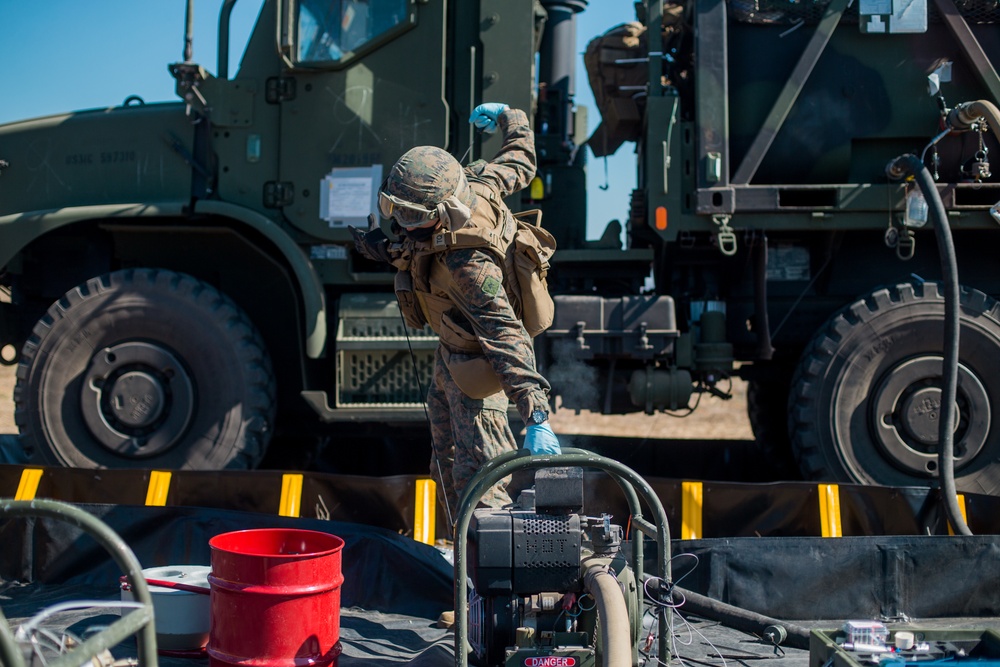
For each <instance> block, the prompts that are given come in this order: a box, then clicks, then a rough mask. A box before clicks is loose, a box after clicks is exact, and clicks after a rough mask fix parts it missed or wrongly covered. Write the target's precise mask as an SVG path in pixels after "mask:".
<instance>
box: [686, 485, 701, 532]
mask: <svg viewBox="0 0 1000 667" xmlns="http://www.w3.org/2000/svg"><path fill="white" fill-rule="evenodd" d="M702 492H703V489H702V484H701V482H683V483H682V484H681V539H682V540H698V539H701V536H702V532H701V513H702Z"/></svg>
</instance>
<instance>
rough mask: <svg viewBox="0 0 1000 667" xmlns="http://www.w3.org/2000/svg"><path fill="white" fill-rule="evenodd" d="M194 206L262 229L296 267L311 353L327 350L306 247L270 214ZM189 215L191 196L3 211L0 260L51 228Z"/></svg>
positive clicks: (319, 293)
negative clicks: (178, 199)
mask: <svg viewBox="0 0 1000 667" xmlns="http://www.w3.org/2000/svg"><path fill="white" fill-rule="evenodd" d="M195 211H196V212H198V213H203V214H210V215H219V216H226V217H228V218H231V219H234V220H238V221H240V222H242V223H244V224H246V225H248V226H250V227H252V228H254V229H255V230H256V231H258V232H260V233H261V234H263V235H264V236H265V237H266V238H268V239H269V240H270V241H271V242H272V243H274V246H275V247H276V248H277V249H278V251H279V252H280V253H281V254H282V255H283V256H284V257H285V259H286V260H288V264H289V265H290V266H291V267H292V271H293V272H294V274H295V279H296V281H297V283H298V286H299V290H300V291H301V293H302V303H303V308H304V310H305V313H304V317H305V323H304V324H305V331H306V339H305V348H306V355H307V356H308V357H309V358H310V359H317V358H319V357H320V356H321V355H322V354H323V349H324V346H325V345H326V300H325V298H324V295H323V286H322V283H320V280H319V276H317V275H316V271H315V270H314V269H313V266H312V263H311V262H310V261H309V258H308V257H307V256H306V254H305V252H303V250H302V249H301V248H300V247H299V246H298V245H296V244H295V242H294V241H293V240H292V239H291V238H289V236H288V235H287V234H285V232H284V231H282V230H281V228H279V227H278V225H276V224H275V223H274V221H272V220H270V219H269V218H267V217H265V216H263V215H261V214H260V213H257V212H255V211H251V210H249V209H246V208H243V207H241V206H236V205H233V204H227V203H225V202H220V201H198V202H197V203H196V204H195ZM186 215H187V203H186V202H156V203H148V204H135V203H133V204H102V205H99V206H74V207H69V208H61V209H50V210H43V211H30V212H25V213H15V214H12V215H4V216H0V239H2V241H3V242H2V243H0V266H6V265H7V264H8V263H9V262H10V261H11V259H13V258H14V257H15V256H17V254H18V253H19V252H21V250H23V249H24V247H25V246H27V245H28V244H29V243H30V242H31V241H33V240H34V239H36V238H38V237H39V236H43V235H45V234H47V233H48V232H51V231H54V230H56V229H59V228H60V227H65V226H66V225H71V224H73V223H77V222H83V221H85V220H94V219H97V218H104V219H108V220H114V219H126V218H160V217H178V218H183V217H186Z"/></svg>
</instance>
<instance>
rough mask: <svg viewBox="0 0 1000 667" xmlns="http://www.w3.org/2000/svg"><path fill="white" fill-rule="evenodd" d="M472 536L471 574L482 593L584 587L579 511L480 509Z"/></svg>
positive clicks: (502, 593)
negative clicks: (539, 511) (582, 581)
mask: <svg viewBox="0 0 1000 667" xmlns="http://www.w3.org/2000/svg"><path fill="white" fill-rule="evenodd" d="M470 534H471V536H472V539H471V540H470V543H469V562H470V564H471V572H470V574H471V577H472V582H473V585H474V586H475V588H476V590H477V591H479V593H480V595H508V594H511V593H513V594H514V595H521V596H524V595H532V594H535V593H542V592H545V591H562V592H571V591H579V590H580V586H581V583H580V561H581V558H582V555H581V554H582V552H581V546H582V543H583V526H582V525H581V521H580V516H579V515H576V514H569V515H549V514H535V513H534V512H526V511H524V510H520V509H516V508H515V509H504V510H495V509H479V510H476V511H475V513H474V514H473V517H472V530H471V533H470Z"/></svg>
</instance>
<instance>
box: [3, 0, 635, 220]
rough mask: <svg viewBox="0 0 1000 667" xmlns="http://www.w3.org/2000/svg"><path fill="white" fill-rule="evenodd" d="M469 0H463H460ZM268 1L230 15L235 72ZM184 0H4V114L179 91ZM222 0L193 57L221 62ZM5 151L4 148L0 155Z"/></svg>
mask: <svg viewBox="0 0 1000 667" xmlns="http://www.w3.org/2000/svg"><path fill="white" fill-rule="evenodd" d="M462 1H464V0H462ZM260 5H261V3H260V2H259V1H258V0H240V1H239V2H237V3H236V6H235V10H234V12H233V16H232V32H231V38H230V40H231V42H230V43H231V47H232V48H231V49H230V57H229V62H230V65H229V70H230V75H232V74H234V73H235V71H236V69H237V67H238V64H239V59H240V56H241V55H242V47H243V44H244V43H245V40H246V36H247V35H249V32H250V29H251V27H252V25H253V23H254V21H255V20H256V17H257V12H258V11H259V8H260ZM185 6H186V2H185V0H90V1H87V2H82V1H81V0H45V1H44V2H21V1H18V0H0V36H2V40H0V42H2V44H3V47H4V53H5V57H4V58H2V59H0V90H2V91H3V93H2V95H0V123H6V122H9V121H13V120H21V119H24V118H31V117H35V116H44V115H48V114H54V113H61V112H65V111H72V110H77V109H90V108H98V107H109V106H115V105H118V104H121V103H122V101H123V100H124V99H125V98H126V97H128V96H129V95H139V96H140V97H142V98H143V99H144V100H145V101H147V102H160V101H169V100H175V99H177V98H176V96H175V94H174V80H173V78H171V76H170V74H169V73H168V72H167V64H168V63H171V62H178V61H180V60H182V59H183V51H184V11H185ZM221 6H222V2H221V0H196V1H195V17H194V60H195V61H196V62H198V63H200V64H201V65H202V66H204V67H205V68H206V69H208V70H209V71H212V72H215V70H216V43H217V31H218V16H219V9H220V7H221ZM634 16H635V14H634V10H633V3H632V0H591V2H590V7H589V8H588V9H587V10H586V11H585V12H583V13H582V14H580V15H579V17H578V26H577V44H578V47H579V48H578V52H579V53H581V54H582V53H583V50H584V48H585V47H586V45H587V42H588V41H589V40H590V39H591V38H592V37H594V36H596V35H599V34H601V33H602V32H604V31H605V30H607V29H608V28H611V27H613V26H615V25H618V24H619V23H623V22H625V21H629V20H632V19H633V18H634ZM576 93H577V103H578V104H583V105H586V106H587V107H589V110H590V113H589V123H590V129H591V130H593V128H594V127H595V126H596V125H597V123H598V120H599V119H598V114H597V110H596V109H595V108H594V106H593V98H592V97H591V93H590V87H589V85H588V84H587V77H586V73H585V72H584V70H583V60H582V57H581V58H580V59H579V62H578V72H577V85H576ZM633 148H634V147H633V145H631V144H626V145H625V146H623V147H622V148H620V149H619V150H618V153H617V154H616V155H615V156H614V157H613V158H611V159H610V160H609V164H608V172H609V174H610V179H611V180H610V186H611V187H610V188H609V189H608V190H606V191H605V190H601V189H600V188H599V187H598V186H600V185H602V184H604V164H603V161H602V160H595V159H592V160H591V162H590V166H589V170H588V186H587V191H588V192H587V194H588V203H589V216H588V236H589V237H591V238H596V237H598V236H600V234H601V231H603V229H604V226H605V224H606V223H607V221H608V220H610V219H611V218H618V219H620V220H622V221H623V222H624V220H625V219H626V218H627V216H628V202H629V193H630V191H631V190H632V188H633V187H634V186H635V156H634V154H633ZM0 157H2V155H0Z"/></svg>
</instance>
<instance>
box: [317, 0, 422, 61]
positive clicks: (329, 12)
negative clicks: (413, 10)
mask: <svg viewBox="0 0 1000 667" xmlns="http://www.w3.org/2000/svg"><path fill="white" fill-rule="evenodd" d="M408 4H409V0H301V2H300V3H299V16H298V60H299V62H337V61H339V60H342V59H343V58H344V57H345V56H346V55H348V54H350V53H352V52H354V51H357V50H358V49H360V48H361V47H363V46H364V45H365V44H367V43H369V42H371V41H372V40H374V39H375V38H377V37H379V36H380V35H383V34H384V33H386V32H388V31H390V30H392V29H393V28H395V27H396V26H398V25H400V24H402V23H405V22H408V21H409V20H410V17H409V13H408V12H407V5H408Z"/></svg>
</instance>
